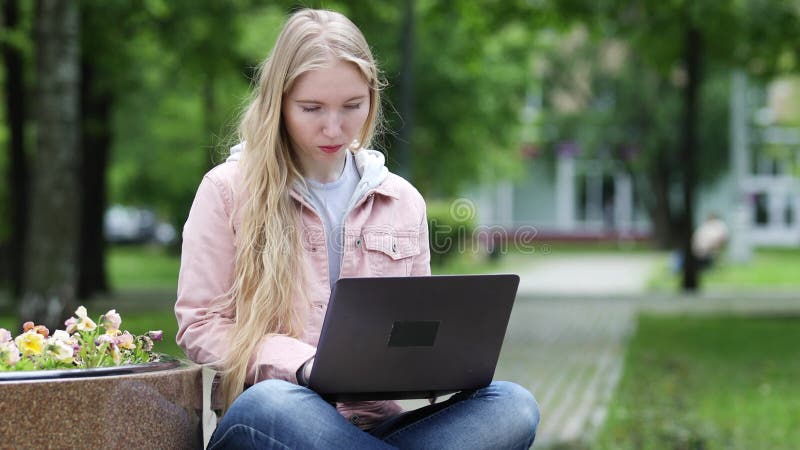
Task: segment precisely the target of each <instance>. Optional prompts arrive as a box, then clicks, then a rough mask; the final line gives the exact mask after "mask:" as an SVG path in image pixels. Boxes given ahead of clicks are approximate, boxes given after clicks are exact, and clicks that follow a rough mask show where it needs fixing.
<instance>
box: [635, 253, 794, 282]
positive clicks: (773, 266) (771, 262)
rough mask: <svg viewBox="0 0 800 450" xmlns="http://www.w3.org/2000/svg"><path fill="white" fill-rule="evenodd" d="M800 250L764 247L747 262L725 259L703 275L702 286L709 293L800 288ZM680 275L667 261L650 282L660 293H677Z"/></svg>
mask: <svg viewBox="0 0 800 450" xmlns="http://www.w3.org/2000/svg"><path fill="white" fill-rule="evenodd" d="M798 268H800V248H762V249H757V250H756V251H755V252H754V253H753V257H752V259H751V260H750V261H749V262H747V263H734V262H732V261H729V260H726V259H724V258H723V259H722V260H720V261H719V263H718V264H716V265H715V266H713V267H711V268H710V269H709V270H706V271H703V272H702V273H701V285H702V287H703V289H708V290H726V289H727V290H731V289H777V290H786V289H795V288H800V276H798V274H800V269H798ZM680 281H681V279H680V274H675V273H672V272H671V271H670V268H669V263H668V262H667V261H665V262H664V263H663V264H662V265H661V267H660V268H659V270H658V272H657V273H656V274H655V275H654V277H653V278H652V279H651V280H650V282H649V283H648V287H649V288H651V289H653V290H657V291H674V290H675V289H677V288H678V287H679V286H680Z"/></svg>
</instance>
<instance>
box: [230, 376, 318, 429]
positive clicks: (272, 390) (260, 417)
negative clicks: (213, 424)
mask: <svg viewBox="0 0 800 450" xmlns="http://www.w3.org/2000/svg"><path fill="white" fill-rule="evenodd" d="M304 390H305V388H303V387H300V386H298V385H296V384H292V383H289V382H288V381H282V380H264V381H260V382H258V383H256V384H254V385H253V386H250V387H249V388H248V389H246V390H245V391H244V392H242V394H241V395H239V397H237V398H236V401H234V402H233V405H231V409H230V410H229V411H228V413H227V414H226V416H227V415H231V416H234V417H235V419H236V422H239V423H248V422H250V421H252V422H255V423H264V422H265V421H266V422H268V421H270V419H271V416H272V415H273V414H281V416H283V417H285V416H286V414H287V411H288V410H290V409H292V408H293V406H294V405H295V404H296V403H297V402H295V401H292V398H293V397H295V398H296V396H298V395H303V394H304V393H306V392H304ZM242 413H244V414H242Z"/></svg>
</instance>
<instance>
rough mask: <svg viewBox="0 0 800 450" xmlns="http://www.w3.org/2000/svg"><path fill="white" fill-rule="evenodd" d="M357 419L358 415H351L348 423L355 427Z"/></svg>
mask: <svg viewBox="0 0 800 450" xmlns="http://www.w3.org/2000/svg"><path fill="white" fill-rule="evenodd" d="M358 419H359V417H358V415H356V414H353V415H352V416H350V423H352V424H353V425H355V424H357V423H358Z"/></svg>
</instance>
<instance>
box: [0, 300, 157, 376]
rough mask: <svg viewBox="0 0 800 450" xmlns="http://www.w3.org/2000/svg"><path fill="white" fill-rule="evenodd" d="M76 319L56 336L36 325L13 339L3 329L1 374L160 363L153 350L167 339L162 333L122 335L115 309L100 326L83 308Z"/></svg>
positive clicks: (31, 324)
mask: <svg viewBox="0 0 800 450" xmlns="http://www.w3.org/2000/svg"><path fill="white" fill-rule="evenodd" d="M75 316H76V317H70V318H69V319H67V320H66V321H65V322H64V327H65V328H66V329H65V330H55V331H54V332H53V333H52V335H51V334H50V330H48V329H47V327H45V326H43V325H36V324H35V323H34V322H26V323H25V324H24V325H23V333H22V334H20V335H19V336H17V337H16V338H13V339H12V334H11V332H9V331H8V330H6V329H4V328H0V371H6V370H31V369H33V370H40V369H68V368H93V367H108V366H114V365H121V364H142V363H148V362H151V361H158V360H159V356H158V355H157V354H154V353H153V352H152V349H153V340H161V339H162V338H163V332H162V331H160V330H159V331H150V332H148V333H147V334H143V335H140V336H137V335H134V334H132V333H130V332H129V331H121V330H120V329H119V326H120V325H121V324H122V318H121V317H120V315H119V314H118V313H117V311H116V310H114V309H111V310H109V311H108V312H107V313H105V314H104V315H102V316H100V320H98V322H99V325H98V324H97V323H95V322H94V321H92V319H90V318H89V316H88V314H87V311H86V308H85V307H83V306H81V307H79V308H78V309H77V310H76V311H75ZM20 362H23V363H24V364H22V365H20V364H19V363H20ZM12 366H13V367H12Z"/></svg>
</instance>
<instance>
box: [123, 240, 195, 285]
mask: <svg viewBox="0 0 800 450" xmlns="http://www.w3.org/2000/svg"><path fill="white" fill-rule="evenodd" d="M107 263H108V277H109V282H110V283H111V286H112V287H113V288H114V289H121V290H124V289H147V290H151V289H170V290H173V291H174V290H175V288H176V286H177V285H178V269H179V268H180V264H181V262H180V257H178V256H177V255H173V254H171V253H169V252H168V251H167V250H166V249H164V248H162V247H149V246H115V247H111V248H110V249H109V251H108V260H107Z"/></svg>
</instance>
